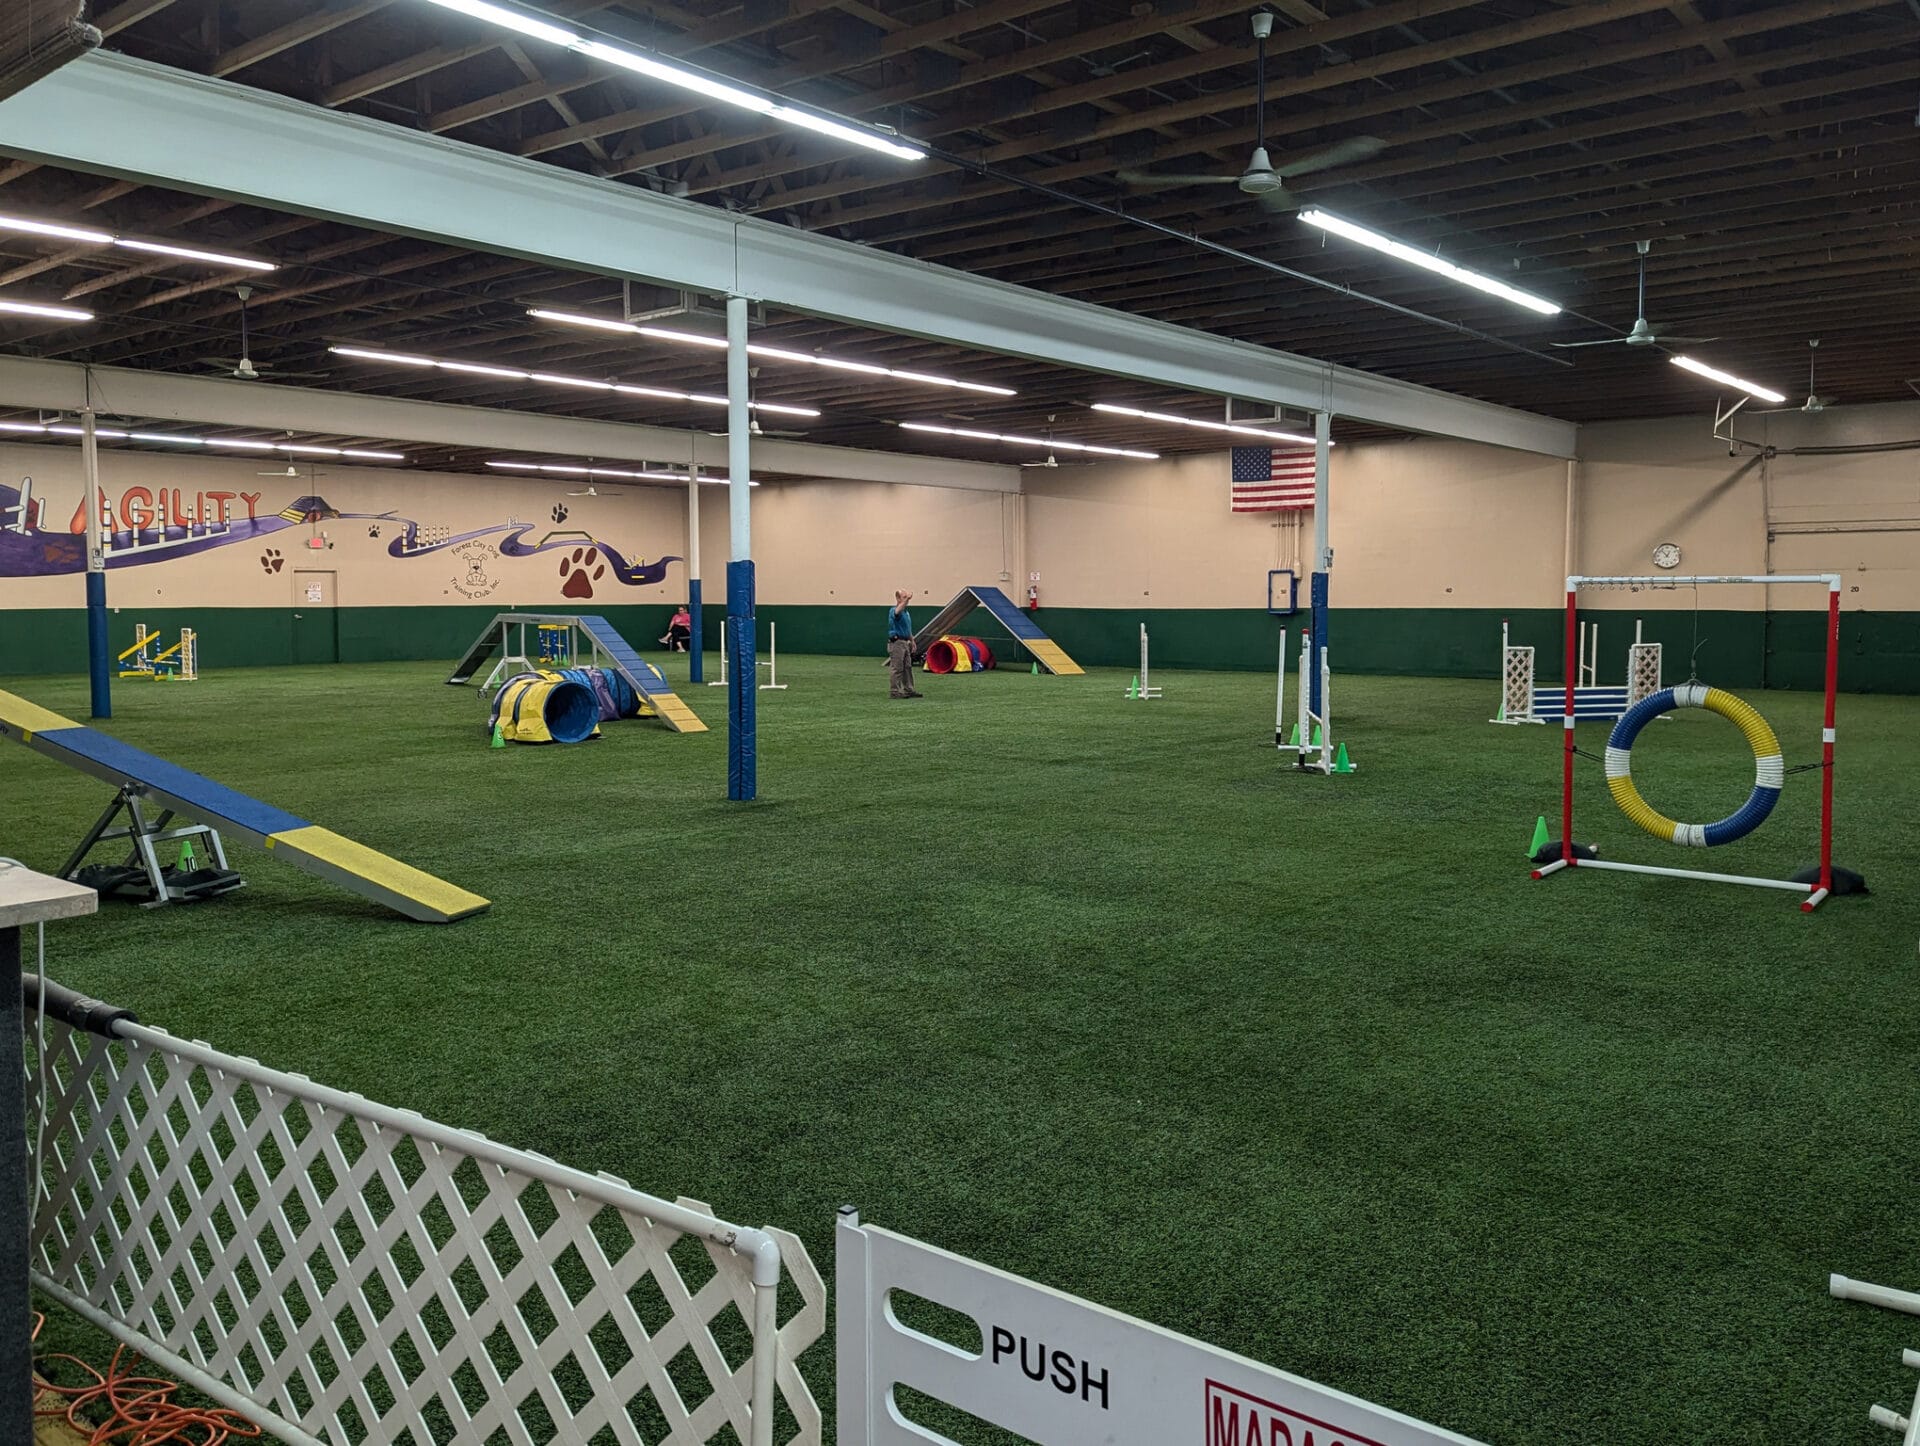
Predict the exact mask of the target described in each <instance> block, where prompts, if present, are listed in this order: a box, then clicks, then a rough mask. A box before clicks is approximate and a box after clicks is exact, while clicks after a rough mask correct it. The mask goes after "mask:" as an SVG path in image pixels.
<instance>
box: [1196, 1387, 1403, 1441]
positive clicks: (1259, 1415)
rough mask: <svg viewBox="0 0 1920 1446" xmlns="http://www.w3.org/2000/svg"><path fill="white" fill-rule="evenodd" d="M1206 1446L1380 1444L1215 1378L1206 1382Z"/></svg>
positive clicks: (1372, 1439) (1355, 1432)
mask: <svg viewBox="0 0 1920 1446" xmlns="http://www.w3.org/2000/svg"><path fill="white" fill-rule="evenodd" d="M1206 1442H1207V1446H1380V1442H1379V1441H1377V1440H1375V1439H1374V1438H1373V1437H1372V1436H1362V1435H1361V1434H1360V1433H1359V1432H1358V1431H1349V1430H1347V1429H1345V1428H1344V1427H1341V1426H1336V1425H1335V1424H1334V1423H1333V1422H1331V1421H1322V1420H1320V1419H1319V1418H1318V1417H1315V1416H1303V1415H1302V1414H1301V1413H1300V1412H1298V1411H1292V1410H1289V1409H1287V1407H1285V1406H1278V1405H1275V1404H1274V1403H1273V1402H1272V1401H1263V1400H1261V1399H1260V1397H1258V1396H1254V1395H1250V1394H1248V1393H1247V1392H1245V1391H1237V1390H1235V1389H1234V1388H1233V1387H1232V1386H1223V1385H1221V1384H1220V1383H1219V1382H1218V1381H1208V1382H1207V1435H1206Z"/></svg>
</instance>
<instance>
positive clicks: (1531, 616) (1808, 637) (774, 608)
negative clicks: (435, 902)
mask: <svg viewBox="0 0 1920 1446" xmlns="http://www.w3.org/2000/svg"><path fill="white" fill-rule="evenodd" d="M555 610H556V611H557V609H555ZM497 611H500V609H498V608H494V607H487V606H480V607H411V608H408V607H393V608H339V609H336V610H335V611H334V613H333V615H332V617H331V619H327V618H324V617H323V618H319V619H316V618H315V617H314V616H313V615H312V613H311V611H310V612H309V613H308V614H307V615H306V616H304V617H302V618H301V619H299V620H298V621H296V620H295V617H294V614H293V611H292V610H291V609H287V608H148V609H144V610H142V611H139V612H136V611H134V610H132V609H127V608H122V609H118V610H116V611H115V612H114V613H113V614H112V622H111V639H112V642H113V648H114V651H115V652H116V653H117V652H118V651H119V650H120V649H121V648H124V647H126V646H127V645H128V644H130V643H131V642H132V641H133V627H134V624H135V623H136V622H144V623H145V624H146V625H147V626H148V628H150V629H152V630H154V631H156V632H158V633H160V634H161V635H162V636H163V637H164V638H167V639H169V640H177V639H178V637H179V635H180V629H181V628H183V627H189V628H192V629H194V630H195V631H196V632H197V633H198V634H199V636H200V657H201V667H202V668H203V669H204V670H206V671H209V672H212V671H217V670H219V669H222V668H246V667H268V666H284V665H287V664H290V663H295V662H321V661H326V660H327V659H328V658H329V657H331V658H335V659H337V660H338V661H340V662H343V663H366V662H391V661H400V660H412V659H428V658H439V659H445V660H446V661H447V663H448V665H449V666H451V665H452V663H453V660H454V659H456V658H457V657H459V655H460V654H461V653H462V652H463V651H464V650H465V649H466V647H467V645H468V644H470V643H471V642H472V641H473V639H474V638H475V637H476V636H477V635H478V634H479V632H480V629H481V628H483V627H484V626H486V623H487V620H488V619H489V618H491V617H492V616H493V615H494V613H495V612H497ZM598 611H599V612H601V613H602V615H604V616H605V617H606V618H607V619H608V621H610V622H611V623H612V624H613V625H614V627H616V628H617V629H619V630H620V632H621V633H622V634H623V635H624V636H625V637H626V638H627V640H628V641H629V642H631V643H632V644H633V645H634V646H635V647H636V648H638V649H640V651H641V652H643V653H646V652H652V651H655V650H656V649H657V647H658V644H657V643H656V642H655V639H657V638H658V637H659V636H660V635H661V633H663V632H664V631H665V630H666V620H667V613H668V609H666V608H664V607H661V606H659V605H650V606H647V607H618V606H611V607H601V608H599V609H598ZM1503 616H1504V617H1505V618H1506V619H1507V621H1508V626H1509V634H1510V637H1511V640H1512V641H1513V642H1514V643H1515V644H1531V645H1532V646H1533V647H1534V648H1536V649H1537V650H1538V652H1537V658H1538V668H1537V673H1536V677H1537V680H1538V682H1539V683H1540V684H1541V685H1542V686H1545V685H1550V684H1557V683H1559V682H1560V681H1561V679H1562V672H1561V664H1560V656H1561V646H1562V644H1561V639H1562V636H1563V632H1564V629H1565V615H1564V614H1563V613H1561V612H1559V611H1557V610H1554V609H1550V608H1533V609H1528V610H1525V611H1512V612H1508V613H1505V614H1502V613H1500V612H1499V611H1497V610H1494V609H1491V608H1486V609H1477V608H1448V609H1414V608H1336V609H1335V611H1334V614H1333V619H1332V623H1331V628H1330V632H1331V638H1330V643H1329V646H1330V648H1331V650H1332V657H1333V661H1334V667H1335V668H1336V670H1339V671H1344V672H1349V673H1384V674H1409V675H1415V676H1424V677H1451V678H1488V679H1491V678H1493V677H1494V676H1495V675H1496V674H1497V672H1498V669H1499V659H1500V621H1501V618H1502V617H1503ZM1585 616H1586V617H1587V618H1588V619H1589V620H1591V621H1595V622H1597V623H1598V624H1599V626H1600V644H1599V646H1600V671H1599V681H1601V682H1603V683H1609V682H1612V683H1618V682H1624V681H1625V678H1626V659H1627V645H1628V644H1629V643H1630V642H1631V641H1632V640H1633V615H1632V614H1631V613H1621V612H1590V613H1587V614H1585ZM724 617H725V608H724V606H723V605H720V606H716V605H709V606H708V607H707V608H706V611H705V616H704V621H705V624H706V629H705V631H706V638H707V645H708V647H709V648H715V649H717V648H718V647H719V643H720V629H721V625H722V622H723V619H724ZM759 618H760V621H761V623H762V629H761V643H760V645H761V648H762V649H763V651H764V649H765V647H766V629H765V626H764V625H765V624H766V623H769V622H772V623H776V624H778V628H779V633H778V636H779V643H780V647H781V649H782V650H784V651H786V652H791V653H839V654H849V655H855V656H857V655H860V654H866V653H870V654H872V655H873V656H875V657H879V656H881V655H882V653H883V652H884V651H885V621H886V609H885V606H884V605H883V604H876V605H874V606H871V607H829V606H817V607H816V606H787V605H781V604H768V605H763V606H762V607H761V608H760V609H759ZM1036 619H1037V621H1038V622H1039V624H1040V626H1041V627H1042V628H1044V629H1045V630H1046V631H1047V633H1048V635H1049V636H1051V637H1052V638H1053V639H1054V641H1055V642H1057V643H1059V644H1060V646H1061V647H1063V648H1065V649H1066V651H1067V652H1068V654H1069V655H1070V656H1072V657H1073V658H1074V659H1075V660H1076V661H1078V662H1080V663H1082V664H1085V665H1087V666H1089V667H1113V668H1132V667H1134V666H1135V665H1136V664H1137V663H1138V662H1139V657H1140V645H1139V636H1140V633H1139V625H1140V624H1141V623H1145V624H1146V625H1147V629H1148V631H1149V633H1150V634H1151V636H1152V640H1153V665H1154V666H1155V667H1157V668H1218V669H1232V670H1247V671H1261V672H1264V671H1269V670H1271V669H1272V668H1273V666H1274V663H1275V652H1276V643H1277V636H1278V629H1279V627H1280V626H1281V625H1282V624H1284V625H1285V626H1286V627H1287V628H1288V630H1289V640H1290V644H1289V645H1290V649H1291V648H1292V647H1294V646H1297V639H1298V636H1299V634H1298V630H1299V628H1300V626H1301V624H1302V623H1303V622H1304V620H1305V614H1304V613H1301V614H1297V615H1295V616H1293V617H1290V618H1281V619H1276V618H1273V617H1269V616H1268V615H1267V614H1266V613H1265V612H1262V611H1259V610H1256V609H1246V610H1240V609H1167V610H1158V609H1146V610H1139V611H1134V610H1122V609H1110V608H1060V607H1050V608H1043V609H1041V610H1040V612H1039V613H1038V614H1036ZM1825 621H1826V619H1825V616H1824V615H1823V614H1820V613H1814V612H1786V613H1758V612H1701V613H1699V614H1698V615H1696V614H1694V613H1693V612H1691V611H1687V612H1672V613H1650V614H1647V615H1646V616H1645V618H1644V636H1645V638H1646V640H1647V641H1648V642H1657V643H1660V644H1662V645H1663V648H1664V659H1663V661H1664V664H1665V676H1666V679H1667V681H1669V682H1677V681H1683V680H1684V679H1686V678H1687V677H1688V676H1689V675H1690V674H1692V673H1694V672H1696V671H1697V672H1698V674H1699V676H1700V677H1701V678H1703V679H1706V680H1708V681H1710V682H1713V683H1715V684H1717V685H1719V686H1721V687H1725V688H1732V689H1742V688H1746V689H1756V688H1799V689H1817V688H1819V687H1820V686H1821V685H1822V675H1823V670H1824V667H1825V658H1826V652H1825V642H1824V636H1825V633H1824V629H1825ZM961 631H971V632H975V633H977V634H979V635H980V636H982V637H986V638H988V639H989V640H994V639H995V638H996V635H998V636H999V637H1004V633H1003V630H1002V629H1001V628H1000V627H999V625H998V624H997V623H994V622H993V620H992V619H991V618H989V617H987V616H986V615H985V614H984V613H981V614H976V615H975V616H974V618H972V619H971V620H970V621H969V622H968V623H967V624H966V625H965V626H964V627H963V628H962V629H961ZM86 641H87V622H86V614H85V612H84V611H82V610H81V609H78V608H71V609H65V608H62V609H53V608H46V609H16V610H10V611H5V612H0V674H24V673H77V672H83V671H85V668H86ZM1840 644H1841V653H1840V686H1841V688H1842V689H1843V690H1844V691H1846V692H1849V693H1920V613H1910V612H1909V613H1867V612H1849V613H1844V614H1842V616H1841V624H1840ZM1001 648H1002V649H1003V650H1006V651H1009V652H1012V653H1013V655H1014V656H1015V657H1018V656H1019V655H1018V653H1017V650H1011V649H1006V648H1005V644H1004V643H1003V644H1002V645H1001ZM1696 648H1697V660H1696V661H1690V660H1693V659H1695V654H1696ZM715 665H716V666H717V660H715Z"/></svg>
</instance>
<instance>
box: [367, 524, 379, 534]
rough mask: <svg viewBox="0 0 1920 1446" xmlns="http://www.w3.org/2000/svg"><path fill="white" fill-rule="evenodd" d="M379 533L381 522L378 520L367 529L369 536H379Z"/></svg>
mask: <svg viewBox="0 0 1920 1446" xmlns="http://www.w3.org/2000/svg"><path fill="white" fill-rule="evenodd" d="M379 535H380V524H379V523H377V522H376V523H374V524H373V526H371V527H369V528H368V529H367V536H368V537H378V536H379Z"/></svg>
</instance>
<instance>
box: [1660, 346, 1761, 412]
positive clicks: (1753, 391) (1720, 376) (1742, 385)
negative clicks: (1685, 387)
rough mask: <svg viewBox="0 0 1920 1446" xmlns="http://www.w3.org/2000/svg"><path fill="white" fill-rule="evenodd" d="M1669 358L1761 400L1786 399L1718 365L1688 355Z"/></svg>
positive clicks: (1703, 375)
mask: <svg viewBox="0 0 1920 1446" xmlns="http://www.w3.org/2000/svg"><path fill="white" fill-rule="evenodd" d="M1669 360H1670V361H1672V363H1673V364H1674V365H1675V366H1677V367H1685V368H1686V369H1687V370H1688V371H1690V372H1692V373H1693V374H1694V375H1695V376H1698V377H1705V378H1706V379H1707V380H1708V381H1710V382H1719V383H1720V385H1721V386H1723V387H1734V388H1736V389H1738V390H1740V391H1743V392H1745V393H1747V394H1748V395H1749V396H1754V397H1758V398H1759V399H1760V400H1761V401H1763V402H1773V403H1775V404H1778V403H1780V402H1784V401H1785V400H1786V396H1785V395H1784V394H1782V393H1780V392H1776V391H1772V390H1770V389H1768V388H1766V387H1763V386H1761V385H1760V384H1759V383H1758V382H1744V381H1741V380H1740V378H1739V377H1736V376H1734V375H1733V374H1732V373H1731V372H1723V371H1721V370H1720V369H1719V368H1718V367H1710V366H1708V365H1707V364H1706V363H1705V362H1699V361H1695V360H1694V359H1693V358H1692V357H1690V356H1676V357H1671V358H1669Z"/></svg>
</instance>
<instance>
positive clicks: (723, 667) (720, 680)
mask: <svg viewBox="0 0 1920 1446" xmlns="http://www.w3.org/2000/svg"><path fill="white" fill-rule="evenodd" d="M707 686H708V687H709V688H724V687H726V686H727V630H726V628H725V627H724V626H723V627H722V628H721V629H720V676H719V677H717V678H709V679H707Z"/></svg>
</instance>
